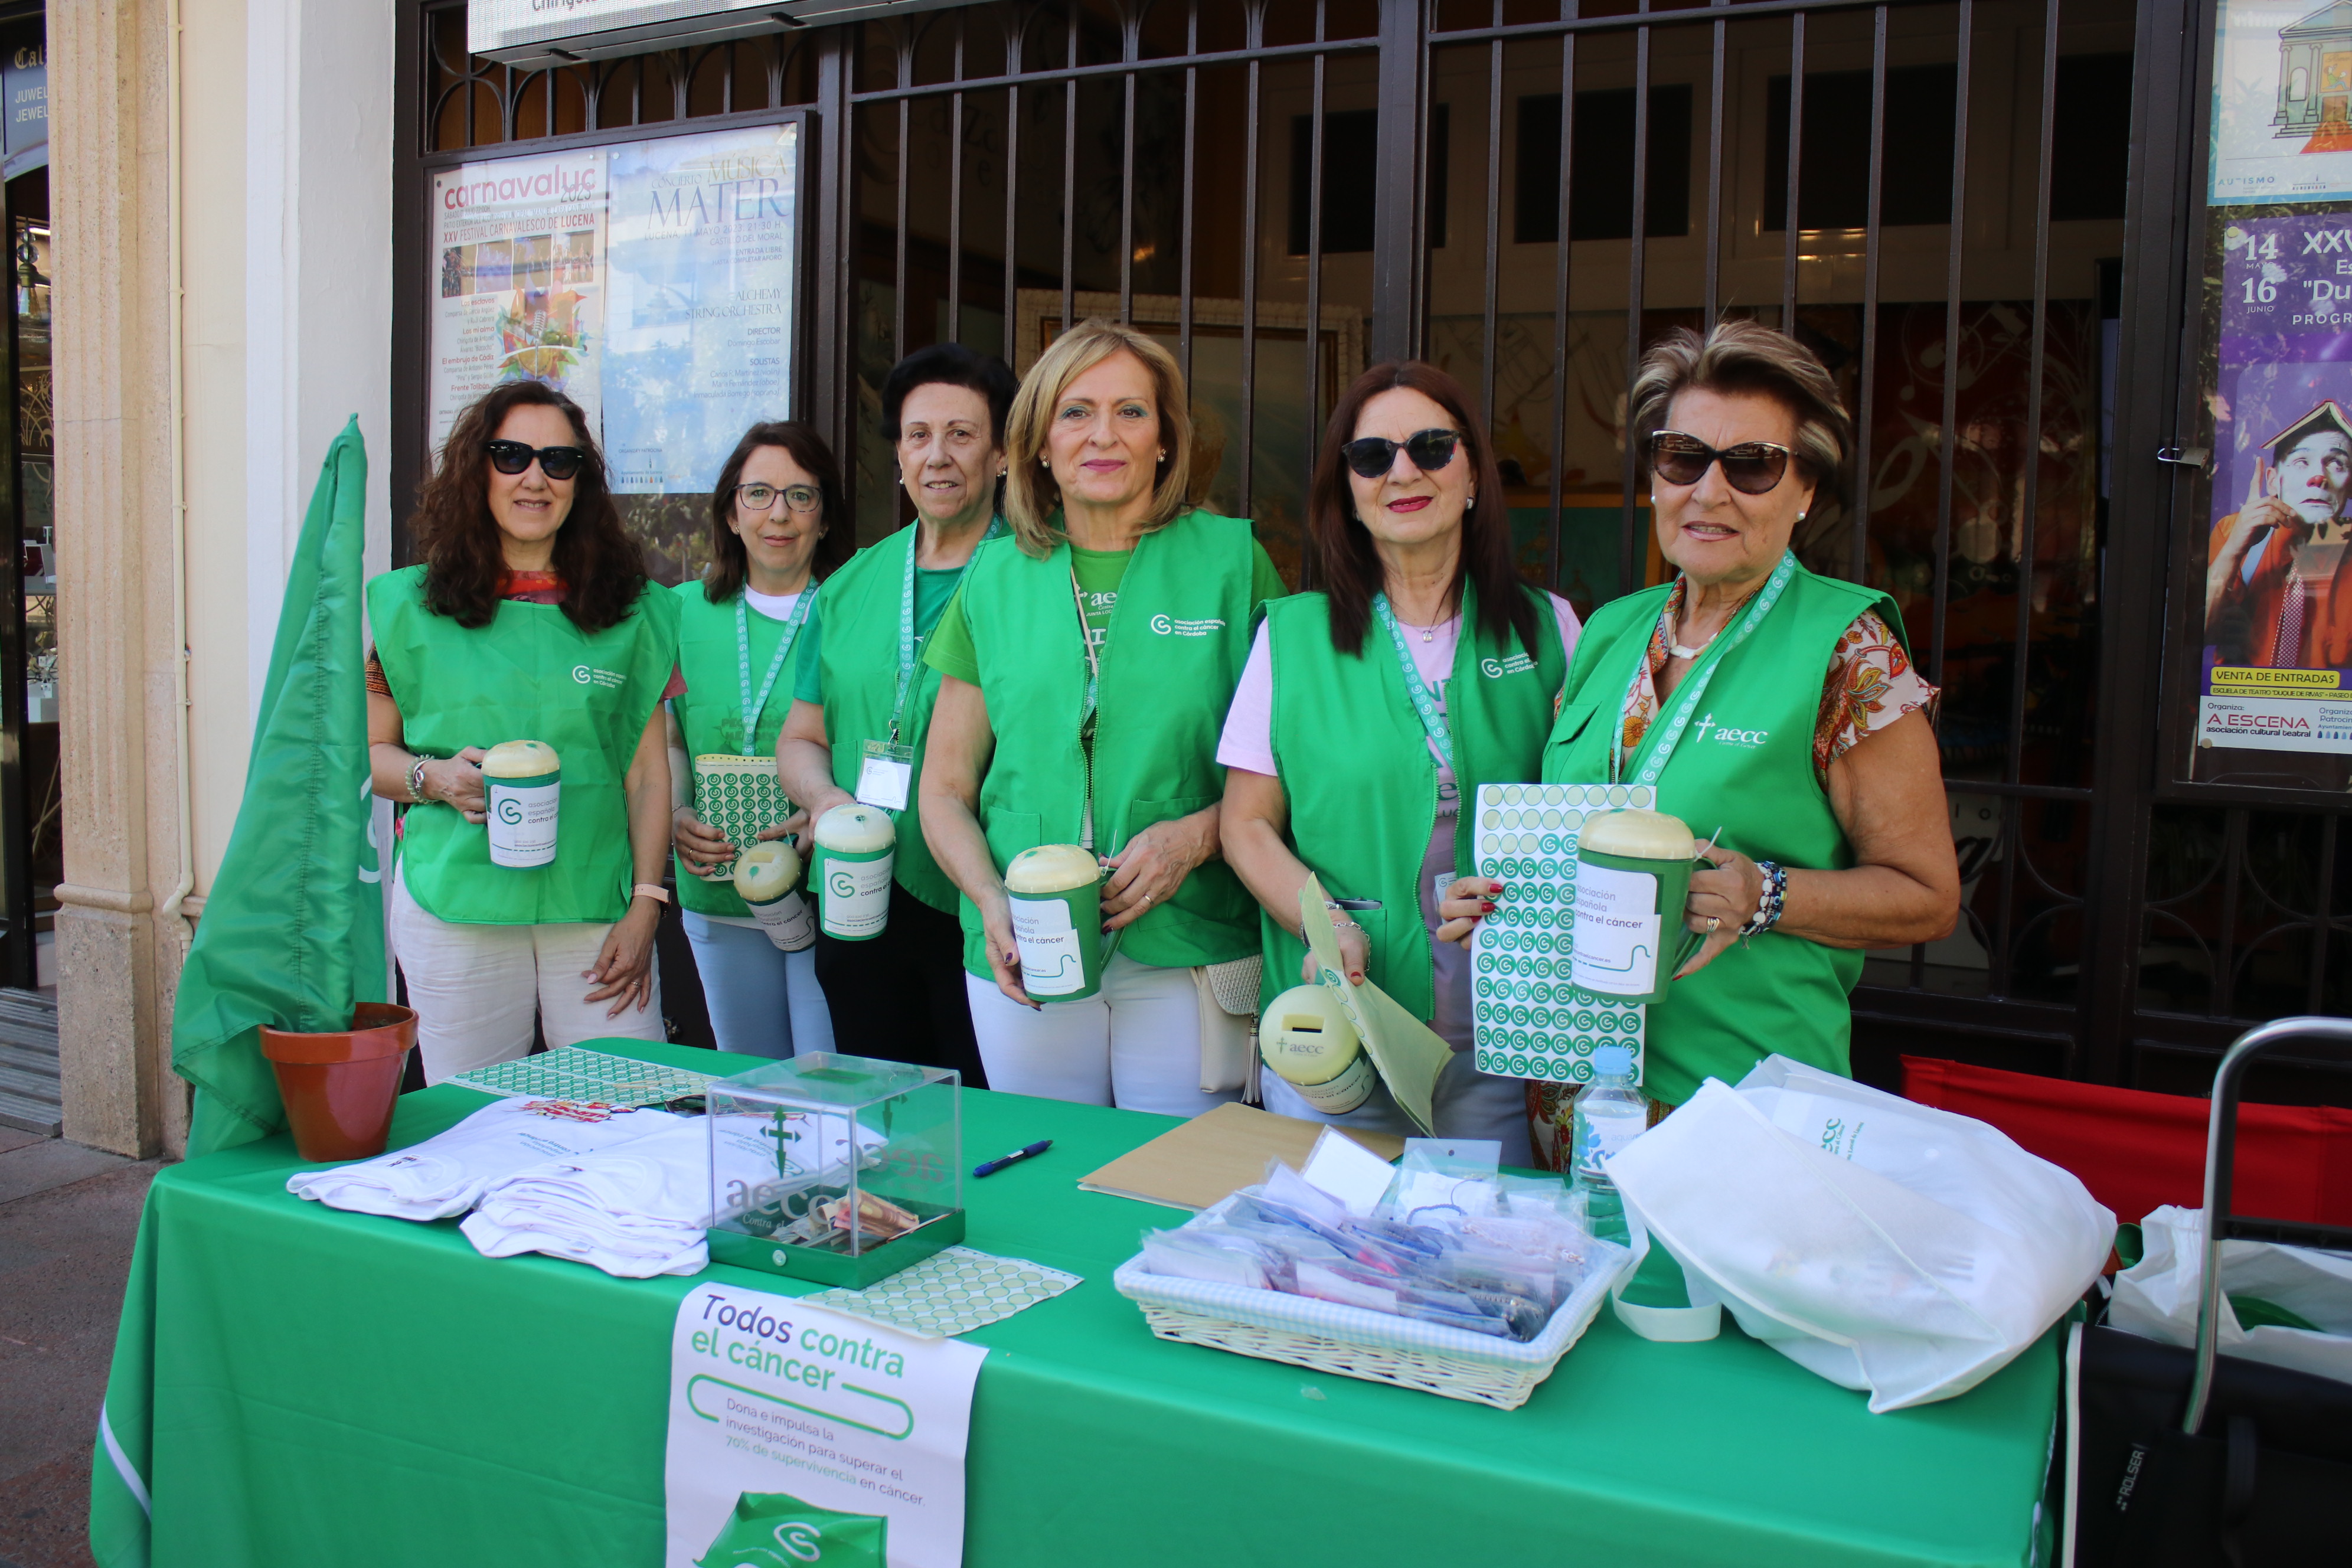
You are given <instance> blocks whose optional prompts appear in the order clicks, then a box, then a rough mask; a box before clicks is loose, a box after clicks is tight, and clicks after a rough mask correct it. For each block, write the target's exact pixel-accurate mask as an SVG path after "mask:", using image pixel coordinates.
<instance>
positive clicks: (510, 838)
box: [482, 741, 563, 866]
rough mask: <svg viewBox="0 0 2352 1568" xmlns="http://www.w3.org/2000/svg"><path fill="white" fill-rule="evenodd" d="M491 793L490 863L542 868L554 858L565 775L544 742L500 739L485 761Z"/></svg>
mask: <svg viewBox="0 0 2352 1568" xmlns="http://www.w3.org/2000/svg"><path fill="white" fill-rule="evenodd" d="M482 777H483V778H484V779H485V780H486V781H488V795H489V817H490V821H489V828H490V864H491V865H493V866H544V865H546V864H548V863H549V862H550V861H551V860H553V859H554V858H555V829H556V824H557V822H558V819H559V818H561V817H562V807H563V774H562V770H561V768H560V767H559V766H558V760H557V758H556V755H555V748H554V747H552V746H551V745H549V744H548V743H547V742H544V741H501V742H499V744H497V745H495V746H492V747H491V748H490V749H489V751H488V752H487V753H485V754H484V756H483V758H482Z"/></svg>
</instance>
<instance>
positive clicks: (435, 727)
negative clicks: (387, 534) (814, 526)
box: [367, 381, 677, 1083]
mask: <svg viewBox="0 0 2352 1568" xmlns="http://www.w3.org/2000/svg"><path fill="white" fill-rule="evenodd" d="M409 526H410V530H411V538H412V540H413V542H414V543H415V549H416V551H417V553H418V554H419V555H421V556H422V557H423V561H422V562H421V563H419V564H417V565H415V566H405V567H403V568H401V569H400V570H399V571H396V572H387V573H384V574H383V575H381V576H379V577H377V578H375V579H373V581H372V582H370V583H369V584H368V585H367V607H368V624H369V626H370V628H371V629H372V630H373V633H374V635H375V649H374V652H373V654H372V655H371V656H370V658H369V661H368V666H369V667H368V740H369V741H370V742H371V746H370V752H371V760H372V762H373V773H374V784H375V793H376V794H377V795H382V796H383V797H384V798H385V799H387V800H390V801H393V802H394V803H395V804H396V805H399V806H400V807H402V808H403V809H404V812H405V814H406V816H405V820H404V825H403V830H402V834H401V838H400V855H399V861H398V868H397V869H396V870H395V872H394V881H393V901H392V933H391V934H392V946H393V952H394V956H395V957H396V958H397V960H398V961H399V963H400V971H401V973H402V975H403V976H404V978H405V979H406V980H407V983H408V1002H409V1005H410V1006H412V1007H414V1008H415V1010H416V1047H417V1053H418V1055H419V1056H420V1057H421V1058H422V1059H423V1062H424V1066H425V1079H426V1080H427V1081H428V1082H434V1083H438V1082H439V1081H440V1080H442V1079H446V1078H448V1077H450V1076H451V1075H453V1074H456V1073H461V1072H466V1071H468V1070H470V1069H472V1068H480V1067H488V1066H490V1065H491V1064H493V1063H497V1062H502V1061H511V1060H513V1059H515V1058H518V1057H521V1056H524V1055H526V1054H528V1053H529V1052H530V1046H531V1037H532V1025H533V1020H534V1018H536V1020H537V1022H538V1024H539V1026H540V1029H541V1033H543V1035H544V1036H545V1038H546V1041H547V1043H548V1045H549V1046H550V1047H559V1046H568V1045H571V1044H572V1043H574V1042H575V1041H579V1040H583V1039H589V1038H593V1037H597V1036H600V1035H622V1036H628V1037H635V1038H639V1039H648V1040H658V1039H662V1038H665V1037H666V1036H667V1031H666V1030H665V1028H664V1027H663V1024H662V1010H661V989H660V984H659V983H658V980H657V978H656V974H655V972H654V931H655V929H656V926H658V924H659V923H660V920H661V906H662V904H663V903H664V902H666V901H667V900H668V897H669V895H668V893H667V890H665V889H664V888H663V887H662V861H663V858H664V857H665V856H666V854H667V850H668V846H669V787H670V786H669V757H668V754H667V751H666V750H665V748H664V746H663V743H662V721H661V714H660V709H661V701H662V699H663V697H664V696H666V695H667V693H668V691H669V689H670V688H671V685H672V683H673V679H674V677H675V674H676V665H675V662H674V660H675V658H676V655H677V599H676V598H675V597H673V596H672V595H669V594H667V593H664V592H663V591H662V590H661V588H660V587H659V586H658V585H657V584H651V583H648V582H647V581H646V573H645V567H644V565H643V563H642V562H641V560H640V558H639V556H638V553H637V547H636V546H635V544H634V543H633V542H631V541H630V539H629V537H628V535H627V534H626V533H625V532H624V531H623V530H622V527H621V518H620V513H619V512H618V510H615V509H614V505H613V498H612V494H611V492H610V490H609V489H607V488H606V482H605V478H604V458H603V456H602V455H601V454H600V453H599V452H598V451H597V449H596V441H595V437H593V436H592V435H591V434H590V433H589V429H588V421H587V417H586V416H584V415H583V413H582V412H581V410H580V407H579V405H577V404H575V403H573V402H572V400H571V399H570V398H568V397H566V396H564V395H562V393H560V392H557V391H554V390H553V389H552V388H550V387H548V386H546V385H543V384H541V383H538V382H530V381H524V382H509V383H507V384H502V385H500V386H498V387H496V388H493V389H492V390H491V391H490V392H488V393H487V394H485V395H483V396H482V397H481V398H480V400H479V401H478V402H476V403H475V404H474V405H472V406H470V407H468V408H467V409H466V410H465V411H464V412H463V413H461V414H459V415H458V416H457V421H456V423H455V424H454V425H452V426H451V427H450V430H449V436H448V438H447V439H446V441H444V442H443V443H442V446H441V451H440V457H439V461H438V462H437V463H436V466H435V468H434V472H433V475H432V477H431V478H430V479H427V480H426V481H425V487H424V490H423V493H422V495H421V496H420V497H419V500H418V506H417V510H416V514H415V518H414V519H413V520H412V521H411V522H410V525H409ZM509 741H538V742H543V743H545V744H546V745H549V746H551V747H553V748H554V750H555V752H556V763H557V766H558V768H559V769H560V771H561V773H562V785H561V788H562V795H561V797H560V800H561V804H560V807H559V815H558V817H557V825H556V826H557V833H556V849H555V858H554V859H553V860H552V861H551V862H550V863H549V864H546V865H541V866H533V867H512V866H499V865H494V864H492V863H491V860H490V857H489V843H488V832H487V830H486V826H485V824H486V823H487V822H488V816H487V815H486V812H487V809H488V796H487V791H486V788H485V784H484V782H483V775H482V769H481V763H482V762H483V760H484V757H485V754H486V753H487V752H488V751H489V749H490V748H492V747H494V746H498V745H500V744H502V743H504V742H509Z"/></svg>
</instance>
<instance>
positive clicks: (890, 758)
mask: <svg viewBox="0 0 2352 1568" xmlns="http://www.w3.org/2000/svg"><path fill="white" fill-rule="evenodd" d="M914 784H915V748H914V747H912V746H902V745H900V744H898V742H895V741H868V742H866V756H865V760H864V761H862V762H860V763H858V764H857V792H856V793H857V803H858V804H859V805H871V806H875V807H877V808H879V809H880V810H883V811H904V810H906V809H907V802H908V798H909V797H910V796H911V795H912V794H913V791H914Z"/></svg>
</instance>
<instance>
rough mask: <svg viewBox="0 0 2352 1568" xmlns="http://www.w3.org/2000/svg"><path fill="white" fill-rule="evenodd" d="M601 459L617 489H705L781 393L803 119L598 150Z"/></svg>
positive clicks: (788, 350) (786, 385) (785, 401)
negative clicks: (604, 299) (602, 205)
mask: <svg viewBox="0 0 2352 1568" xmlns="http://www.w3.org/2000/svg"><path fill="white" fill-rule="evenodd" d="M605 155H606V157H607V158H608V159H609V163H607V166H606V178H607V184H608V186H609V190H610V195H609V198H608V199H609V204H610V205H609V209H608V221H609V223H610V226H611V229H610V233H611V251H610V255H609V257H608V259H607V265H608V269H609V271H608V276H609V278H610V279H611V285H610V287H611V293H610V302H611V310H610V312H609V320H610V323H611V336H610V338H609V341H608V342H607V343H606V347H605V354H604V455H605V459H606V461H607V462H608V463H609V464H610V465H611V466H612V469H613V489H614V491H615V492H616V493H619V494H625V495H626V494H642V495H662V494H679V493H688V492H693V491H698V490H699V491H708V490H709V489H710V487H711V486H712V485H713V484H715V483H717V482H718V479H719V469H720V468H722V467H723V466H724V465H725V463H726V461H727V455H728V454H729V453H730V452H731V451H733V450H734V448H735V443H736V442H737V440H739V439H740V437H742V434H743V432H744V431H745V430H746V429H747V428H749V427H750V426H753V425H756V424H758V423H760V422H761V421H762V420H768V419H782V418H783V417H784V416H785V411H786V409H787V407H788V406H789V398H790V395H791V391H792V358H793V291H794V289H795V287H796V283H795V279H794V278H793V254H794V234H795V230H796V228H797V220H796V214H795V212H794V205H795V201H796V196H797V190H798V185H799V177H798V176H799V158H800V127H799V126H798V125H797V124H787V125H772V126H760V127H757V128H755V129H752V130H749V131H722V132H712V133H710V134H709V135H701V136H669V137H664V138H661V139H660V140H658V141H651V142H632V143H629V144H627V145H625V146H620V147H614V148H610V149H608V150H606V153H605Z"/></svg>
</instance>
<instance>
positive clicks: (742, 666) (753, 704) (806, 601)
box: [735, 578, 816, 752]
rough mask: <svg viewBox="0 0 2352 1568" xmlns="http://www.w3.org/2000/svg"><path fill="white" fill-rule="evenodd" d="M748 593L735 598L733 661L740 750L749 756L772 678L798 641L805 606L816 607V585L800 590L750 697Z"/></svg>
mask: <svg viewBox="0 0 2352 1568" xmlns="http://www.w3.org/2000/svg"><path fill="white" fill-rule="evenodd" d="M749 603H750V596H749V595H748V593H739V594H737V595H735V657H736V666H735V668H736V672H737V673H738V674H740V676H741V677H742V678H743V750H744V751H745V752H750V751H751V748H752V747H753V746H755V745H757V744H759V736H760V715H761V713H762V712H764V711H766V710H767V707H768V693H769V692H771V691H773V690H774V689H776V676H777V673H778V672H779V671H781V670H782V668H784V659H785V658H786V657H787V656H788V655H790V654H791V652H792V651H793V644H794V643H795V642H798V641H799V640H800V635H801V624H802V623H803V621H806V620H807V619H808V613H809V606H810V605H813V604H814V603H816V583H815V580H814V578H812V579H811V580H810V581H809V583H808V584H807V585H806V586H804V587H803V588H802V589H801V596H800V598H799V600H798V601H797V602H796V603H795V604H794V605H793V618H792V619H790V620H788V621H786V622H785V623H784V635H783V637H782V640H781V641H779V642H778V643H777V644H776V657H775V658H772V659H770V660H769V661H768V679H765V680H762V681H761V682H760V695H759V696H758V697H757V698H754V697H753V696H752V695H751V610H750V609H749V608H747V607H746V606H747V605H749Z"/></svg>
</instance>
